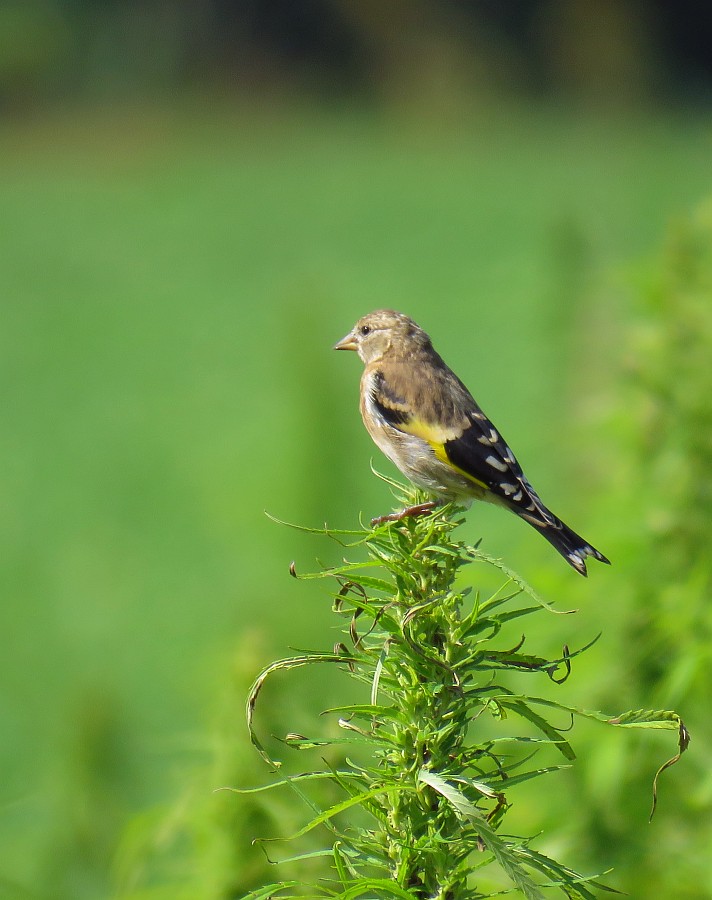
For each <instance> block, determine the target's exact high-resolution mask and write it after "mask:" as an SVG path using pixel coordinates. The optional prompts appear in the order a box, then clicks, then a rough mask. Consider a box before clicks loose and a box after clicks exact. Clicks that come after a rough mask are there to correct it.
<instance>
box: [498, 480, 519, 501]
mask: <svg viewBox="0 0 712 900" xmlns="http://www.w3.org/2000/svg"><path fill="white" fill-rule="evenodd" d="M500 488H501V490H502V491H504V493H505V494H506V495H507V497H509V495H510V494H513V493H514V492H515V491H516V489H517V486H516V484H508V483H507V482H506V481H503V482H502V483H501V484H500ZM521 493H522V492H521V491H520V492H519V495H520V496H521ZM514 499H515V500H516V499H517V498H516V497H515V498H514Z"/></svg>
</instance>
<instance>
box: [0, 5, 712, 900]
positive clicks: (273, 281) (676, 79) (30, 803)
mask: <svg viewBox="0 0 712 900" xmlns="http://www.w3.org/2000/svg"><path fill="white" fill-rule="evenodd" d="M505 6H506V8H503V7H501V6H500V5H497V4H492V3H487V2H454V0H453V2H441V3H435V2H426V0H421V2H413V3H406V2H393V3H388V4H377V3H368V2H367V3H358V4H352V3H348V2H346V0H341V2H337V0H334V2H327V0H322V2H316V0H312V2H307V0H299V2H297V0H293V2H286V0H282V2H272V3H269V2H265V0H251V2H233V3H230V2H228V0H213V2H207V0H205V2H201V0H181V2H166V0H147V2H143V3H138V2H129V0H114V2H110V3H100V2H89V0H83V2H82V0H15V2H8V0H3V2H0V231H1V234H2V241H1V243H0V254H1V258H0V299H1V302H2V319H1V322H0V366H1V367H2V373H3V378H2V385H3V387H2V390H3V399H4V402H3V426H2V429H1V430H0V472H1V473H2V474H1V476H0V503H1V505H2V516H0V522H1V525H0V528H1V529H2V550H1V552H0V572H1V573H2V604H1V605H0V616H1V618H0V626H1V628H2V634H3V636H4V649H3V652H2V653H1V654H0V667H1V668H0V685H1V689H0V690H1V694H0V733H1V734H2V742H1V745H0V754H1V756H0V760H1V764H2V770H3V778H2V780H1V781H0V790H1V796H0V897H11V898H15V897H17V898H28V897H31V898H43V900H44V898H52V900H54V898H57V900H64V898H67V900H75V898H76V900H84V898H102V897H125V898H134V900H136V898H143V897H145V898H148V897H156V898H157V897H171V898H178V897H185V898H196V900H202V898H206V900H208V898H209V900H218V898H220V900H227V898H233V897H239V896H241V895H242V893H244V891H245V890H246V889H248V888H249V887H252V886H254V885H256V884H259V883H260V882H261V881H267V880H272V879H273V878H274V877H275V875H274V872H273V871H271V872H269V873H266V869H267V868H268V867H267V866H266V863H265V860H264V857H263V855H262V854H261V852H260V851H259V850H257V849H256V848H254V847H252V846H251V843H250V842H251V840H252V839H253V838H254V837H256V836H259V835H267V834H274V833H281V834H288V833H289V832H290V831H294V830H296V828H297V827H298V826H299V824H300V823H301V822H303V821H304V819H303V818H300V816H302V814H304V816H306V810H302V809H300V808H299V807H298V805H297V802H296V799H293V798H292V797H290V796H286V797H279V798H277V797H276V796H275V797H272V798H269V799H266V800H260V801H259V802H257V801H250V802H249V803H248V802H247V800H245V799H240V798H238V797H235V796H234V795H226V794H217V795H216V794H214V793H212V792H213V790H214V789H215V788H216V787H219V786H221V785H223V784H242V785H245V784H257V783H259V782H260V781H262V780H264V779H265V778H267V772H266V771H264V769H263V767H262V766H261V764H260V763H259V761H258V760H256V759H255V754H254V752H253V751H252V749H251V748H250V747H249V746H248V743H247V737H246V733H245V727H244V714H243V704H244V698H245V694H246V692H247V688H248V686H249V684H250V682H251V680H252V678H254V676H255V675H256V673H257V672H258V671H259V669H260V668H261V667H262V666H263V665H264V664H266V663H267V662H268V661H270V660H271V659H272V658H274V657H275V656H279V655H284V654H287V653H288V648H289V647H294V646H301V647H303V646H314V647H325V648H328V647H330V646H331V644H332V643H333V641H334V640H335V639H336V632H335V631H334V624H335V623H334V622H333V621H332V616H331V614H330V598H329V596H328V593H327V591H326V589H325V588H324V587H323V586H320V585H318V584H317V585H314V584H300V583H298V582H294V581H293V580H291V579H290V578H289V576H288V565H289V562H290V561H291V560H293V559H294V560H296V561H297V568H298V569H309V568H314V567H315V566H316V565H317V563H316V562H315V559H316V558H317V557H318V558H319V559H320V560H322V561H323V562H325V563H328V562H333V561H335V560H336V559H338V558H339V555H340V554H339V548H338V547H336V546H335V545H334V546H330V545H328V544H326V545H325V544H324V542H322V541H320V540H319V539H318V538H314V537H310V536H307V535H304V534H301V533H298V532H295V531H291V530H289V529H287V528H284V527H280V526H278V525H276V524H274V523H273V522H271V521H270V520H269V519H268V518H267V517H266V516H265V514H264V511H265V510H267V511H269V512H270V513H271V514H273V515H275V516H277V517H279V518H283V519H286V520H288V521H293V522H300V523H304V524H307V525H315V526H318V525H320V524H322V523H323V522H324V521H326V522H328V523H329V524H330V525H333V526H337V527H347V528H348V527H354V526H355V525H356V524H357V522H358V518H359V516H360V515H363V516H364V517H365V518H368V517H370V516H372V515H375V514H378V513H382V512H384V511H386V510H387V509H388V508H390V505H391V503H392V498H391V495H390V493H389V491H388V489H387V487H386V486H385V485H384V484H383V483H381V482H380V481H378V480H377V479H375V478H374V476H373V475H372V474H371V472H370V469H369V462H370V460H371V459H373V461H374V464H375V465H376V466H377V467H380V468H382V470H383V471H384V472H387V473H388V474H393V470H392V469H391V468H390V466H389V464H388V463H387V462H386V461H385V460H383V459H381V458H380V457H379V454H378V451H377V450H376V448H375V447H373V445H372V444H371V443H370V440H369V438H368V436H367V435H366V433H365V431H364V430H363V427H362V425H361V422H360V418H359V415H358V410H357V391H358V387H357V385H358V379H359V376H360V364H359V363H358V360H356V359H355V358H354V357H352V356H351V355H346V354H335V353H332V351H331V347H332V345H333V343H334V342H335V341H336V340H337V339H339V338H340V337H341V336H343V334H345V333H346V331H348V330H349V329H350V327H351V325H352V324H353V322H354V321H355V319H356V318H358V317H359V316H360V315H362V314H363V313H365V312H367V311H369V310H372V309H376V308H379V307H384V306H388V307H393V308H396V309H400V310H402V311H404V312H406V313H408V314H409V315H411V316H413V317H414V318H415V319H416V320H417V321H418V322H419V323H421V324H422V325H423V327H424V328H426V330H428V331H429V332H430V333H431V335H432V336H433V339H434V342H435V345H436V347H437V348H438V349H439V350H440V352H441V353H442V354H443V355H444V356H445V358H446V360H447V361H448V362H449V363H450V364H451V365H452V366H453V368H455V370H456V371H457V372H458V374H459V375H460V376H461V377H462V378H463V380H465V382H466V383H467V384H468V386H470V388H471V390H472V391H473V393H474V394H475V396H476V397H477V398H478V400H479V401H480V402H481V404H482V405H483V407H484V409H485V410H486V411H487V412H488V413H489V414H490V415H491V416H492V417H493V418H494V420H495V422H496V424H497V426H498V427H499V428H500V429H501V430H502V431H503V433H504V434H505V435H506V436H507V439H508V441H509V442H510V444H511V445H512V446H513V448H514V449H515V451H516V452H517V455H518V457H519V459H520V461H521V462H522V463H523V465H524V467H525V469H526V470H527V472H528V474H529V475H530V477H531V479H532V481H533V483H534V484H535V486H536V487H537V489H538V490H539V491H540V493H541V494H542V495H543V497H544V499H545V500H546V501H547V503H549V504H550V505H551V506H552V508H553V509H554V510H555V511H556V512H557V513H558V514H560V515H561V516H562V517H563V518H565V519H566V520H567V521H568V522H569V523H570V524H571V525H572V526H573V527H574V528H576V530H579V531H581V532H582V533H583V534H584V535H585V536H586V537H587V538H588V539H590V540H591V541H592V542H593V543H594V544H596V546H598V547H600V549H601V550H602V551H603V552H604V553H606V554H607V555H608V556H609V557H610V558H611V560H612V561H613V567H612V568H611V569H610V570H608V569H603V568H602V567H599V566H596V565H591V566H590V567H589V568H590V570H592V571H591V574H590V577H589V579H588V581H583V579H579V578H578V577H577V576H576V575H575V574H574V573H573V572H572V571H571V570H569V569H568V567H567V566H565V564H564V563H563V562H562V561H561V559H560V558H559V557H558V556H556V554H555V553H554V551H553V550H552V549H551V548H550V547H549V546H548V545H547V544H546V543H545V542H544V541H542V540H541V539H540V538H539V537H538V536H537V535H536V534H535V533H534V531H533V530H532V529H528V528H526V527H525V526H524V525H523V523H521V522H517V521H516V520H515V519H514V517H511V516H510V517H508V516H505V515H503V514H501V513H500V512H499V511H497V510H495V509H490V508H487V507H483V506H478V507H476V508H475V509H473V510H471V512H470V513H469V515H468V520H467V524H466V526H464V527H463V537H464V538H466V539H468V540H472V541H474V540H477V539H479V538H482V540H483V546H484V549H485V550H487V551H488V552H489V553H491V554H492V555H495V556H501V557H503V558H504V559H505V560H506V562H507V564H508V565H510V566H511V567H512V568H514V569H516V570H517V571H519V572H520V573H521V574H522V575H523V576H524V577H526V578H527V579H528V580H529V581H530V582H531V583H532V584H533V585H534V586H535V587H536V588H537V590H539V591H540V592H541V593H542V594H544V595H545V596H547V598H549V599H551V600H554V601H556V602H557V603H558V604H560V605H561V606H563V607H577V608H579V609H580V612H579V614H578V615H577V616H576V617H571V616H569V617H554V616H551V617H548V618H545V621H544V622H543V623H542V624H540V625H539V631H538V632H536V633H534V634H532V635H530V637H529V641H530V642H531V644H532V646H535V645H536V648H537V650H538V651H540V652H543V653H554V654H556V653H557V652H558V648H560V646H561V644H562V643H563V642H565V641H566V642H568V643H569V644H571V645H572V646H575V645H577V644H582V643H585V642H586V641H587V640H589V639H590V638H591V637H592V636H593V635H595V634H596V633H597V632H598V631H601V630H602V631H603V637H602V639H601V640H600V641H599V643H598V644H597V645H596V647H595V648H594V649H593V650H592V651H591V652H590V653H588V654H587V655H586V656H585V657H584V658H582V660H581V661H580V662H579V663H578V664H577V665H575V666H574V674H573V677H572V678H571V680H570V683H567V684H566V685H565V686H563V687H562V688H561V689H560V690H559V694H557V697H558V698H559V699H562V701H563V702H569V703H572V704H574V705H577V706H582V707H590V708H594V707H595V708H598V707H601V708H604V709H606V710H607V711H610V712H611V713H616V712H619V711H622V710H623V709H627V708H629V707H669V706H674V707H675V708H676V709H678V711H679V712H680V713H681V714H682V716H683V718H684V719H685V721H686V723H687V724H688V726H689V728H690V730H691V732H692V734H693V743H692V745H691V749H690V751H689V753H688V754H687V756H686V757H685V758H684V760H683V762H682V763H681V764H680V765H679V766H677V767H675V768H673V769H671V770H670V771H669V772H668V773H666V775H665V776H664V778H663V781H662V782H661V787H660V805H659V809H658V813H657V816H656V818H655V820H654V821H653V824H652V825H650V826H649V825H648V824H647V814H648V808H649V801H650V784H651V779H652V775H653V773H654V771H655V769H656V767H657V765H658V764H659V763H660V762H661V761H662V760H663V759H665V758H666V757H667V755H671V754H672V751H673V742H671V740H670V736H669V735H663V736H661V738H660V740H651V739H650V738H649V737H645V738H641V739H640V740H637V739H631V738H630V736H627V735H621V734H620V733H614V734H613V735H609V734H606V733H605V732H604V730H602V729H597V728H595V727H593V726H592V727H591V728H590V729H588V728H587V727H583V728H581V729H580V730H579V733H578V736H577V735H574V738H573V742H574V745H575V746H576V747H577V748H578V750H579V756H580V759H579V762H578V764H577V765H576V767H575V769H574V770H573V772H571V773H568V774H566V775H560V776H556V777H558V779H559V780H558V783H557V785H556V788H555V790H553V791H552V790H551V787H550V783H549V784H547V785H546V788H542V789H536V788H531V789H530V790H528V791H527V792H522V799H521V801H520V803H519V804H518V805H517V807H515V810H514V811H513V816H514V817H515V819H516V817H517V816H518V817H519V825H520V827H521V828H523V829H524V830H525V831H526V832H527V833H535V832H537V831H539V830H541V829H544V832H545V837H544V838H543V839H542V841H543V844H542V849H544V850H545V851H546V852H551V853H553V854H558V856H559V857H561V858H562V859H563V860H564V861H566V862H569V863H571V864H572V865H574V866H578V867H581V868H585V869H587V871H596V870H598V871H600V870H603V869H606V868H609V867H611V866H612V867H614V871H613V873H612V874H611V875H610V876H609V879H608V880H609V881H610V882H611V883H612V884H614V885H615V886H617V887H619V888H621V889H625V890H627V891H628V892H629V894H630V895H631V896H633V897H639V898H644V897H646V898H647V897H652V896H659V897H671V898H672V897H674V898H689V900H696V898H707V897H712V857H710V853H709V848H710V846H712V815H711V804H712V776H711V775H710V767H709V758H710V752H709V746H710V741H711V740H712V727H711V726H710V715H709V713H710V684H711V683H712V660H711V650H710V648H711V646H712V645H711V644H710V640H711V637H712V634H711V632H712V613H711V612H710V588H711V587H712V569H711V568H710V562H709V558H708V555H709V545H710V539H711V538H712V477H711V476H710V472H711V471H712V403H711V402H710V397H712V366H711V365H710V360H712V249H711V248H712V205H711V204H710V199H709V198H710V196H712V164H711V163H712V114H711V113H712V110H711V107H710V99H712V90H711V88H712V64H711V63H710V59H709V54H708V52H707V47H708V46H709V38H710V36H711V35H712V23H711V21H710V19H711V17H710V15H709V13H708V12H707V11H701V10H700V9H699V8H698V6H697V5H695V4H691V3H682V4H677V5H675V8H674V10H673V8H672V5H668V4H664V3H662V2H660V3H651V4H647V5H643V4H638V3H634V2H632V0H630V2H612V0H609V2H603V0H602V2H594V3H590V2H583V0H568V2H563V0H559V2H557V0H538V2H535V0H529V2H526V3H522V4H516V5H505ZM481 576H482V573H480V572H476V571H473V572H472V573H470V574H469V575H468V577H469V578H471V580H472V581H473V583H476V582H477V579H479V578H480V577H481ZM535 631H536V630H535ZM327 681H328V683H324V682H327ZM332 681H333V679H331V678H330V679H324V681H322V682H320V681H319V680H308V679H306V678H301V679H300V677H296V678H295V679H294V681H293V682H291V683H290V682H288V681H287V680H284V683H282V682H280V685H279V687H278V688H276V689H275V692H274V695H273V696H272V700H271V703H270V704H268V710H269V711H268V712H266V713H265V714H264V715H265V716H266V718H267V719H270V717H271V719H272V721H271V723H270V722H265V723H263V727H264V728H265V730H266V731H267V732H268V731H270V729H271V730H272V731H274V732H275V733H284V732H285V731H290V730H302V731H305V732H307V733H312V734H313V733H314V732H315V730H316V729H318V727H319V723H318V722H317V721H315V720H316V714H317V713H318V711H320V710H321V709H322V708H323V707H324V706H325V705H326V704H328V703H330V702H331V703H335V702H338V698H339V696H340V695H339V687H340V686H339V684H338V683H336V682H335V683H332ZM542 690H544V687H542ZM294 765H295V766H296V767H297V768H299V767H302V766H304V765H305V763H304V762H303V761H302V759H301V757H300V758H299V759H298V760H297V761H296V763H294Z"/></svg>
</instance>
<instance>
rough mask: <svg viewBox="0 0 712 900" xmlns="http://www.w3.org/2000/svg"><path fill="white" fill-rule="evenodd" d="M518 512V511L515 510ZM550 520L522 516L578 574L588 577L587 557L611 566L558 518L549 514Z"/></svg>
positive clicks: (600, 554)
mask: <svg viewBox="0 0 712 900" xmlns="http://www.w3.org/2000/svg"><path fill="white" fill-rule="evenodd" d="M515 511H517V510H515ZM547 512H548V510H547ZM549 516H550V520H549V521H548V522H546V521H542V520H541V519H534V518H529V517H528V516H526V517H525V516H522V518H525V519H526V521H527V522H529V524H530V525H532V526H533V527H534V528H536V530H537V531H538V532H539V534H540V535H542V536H543V537H545V538H546V539H547V541H549V543H550V544H551V545H552V546H553V547H555V548H556V549H557V550H558V551H559V553H560V554H561V555H562V556H563V557H564V559H565V560H566V562H567V563H568V564H569V565H570V566H573V568H574V569H576V571H577V572H579V573H580V574H581V575H583V576H584V578H585V577H586V576H587V575H588V572H587V571H586V557H588V556H591V557H593V559H597V560H598V561H599V562H602V563H606V565H609V566H610V564H611V561H610V560H609V559H607V558H606V557H605V556H604V555H603V554H602V553H601V552H600V551H599V550H596V548H595V547H593V546H592V545H591V544H589V543H588V542H587V541H585V540H584V539H583V538H582V537H581V536H580V535H578V534H576V532H575V531H573V530H572V529H571V528H569V526H568V525H566V524H565V523H564V522H562V521H561V519H557V518H556V516H554V515H552V514H551V513H549Z"/></svg>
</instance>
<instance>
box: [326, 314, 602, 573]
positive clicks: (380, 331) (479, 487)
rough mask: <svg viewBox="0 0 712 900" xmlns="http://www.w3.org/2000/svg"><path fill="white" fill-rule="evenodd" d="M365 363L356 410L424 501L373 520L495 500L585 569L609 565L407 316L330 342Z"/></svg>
mask: <svg viewBox="0 0 712 900" xmlns="http://www.w3.org/2000/svg"><path fill="white" fill-rule="evenodd" d="M334 349H335V350H354V351H356V353H358V355H359V357H360V359H361V361H362V362H363V363H364V370H363V375H362V377H361V389H360V410H361V417H362V419H363V422H364V425H365V426H366V430H367V431H368V433H369V434H370V436H371V437H372V438H373V440H374V442H375V443H376V445H377V446H378V447H379V449H380V450H382V451H383V453H384V454H385V455H386V456H387V457H388V458H389V459H390V460H391V461H392V462H393V463H394V464H395V465H396V466H397V468H398V469H400V471H401V472H402V473H403V474H404V475H405V476H406V478H408V479H409V480H410V481H411V482H412V483H413V484H415V485H416V486H417V487H419V488H422V489H423V490H424V491H426V492H427V493H428V494H430V495H431V497H432V498H433V499H431V500H429V501H427V502H425V503H420V504H418V505H416V506H411V507H408V508H406V509H404V510H402V511H400V512H397V513H393V514H391V515H388V516H381V517H379V518H377V519H374V520H373V523H372V524H373V525H380V524H381V523H383V522H385V521H396V520H400V519H402V518H404V517H406V516H415V515H422V514H425V513H427V512H429V511H431V510H433V509H434V508H435V507H436V506H438V505H440V504H442V503H447V502H450V501H455V502H456V503H458V504H459V505H462V506H465V507H468V506H469V505H470V503H471V502H472V501H473V500H484V501H487V502H490V503H494V504H497V505H499V506H503V507H505V508H506V509H509V510H511V511H512V512H514V513H516V515H518V516H519V517H520V518H521V519H524V521H525V522H528V523H529V524H530V525H532V526H533V527H534V528H535V529H536V530H537V531H538V532H539V534H541V535H542V536H543V537H545V538H546V540H547V541H549V543H551V544H552V545H553V546H554V547H555V548H556V550H558V551H559V553H560V554H561V555H562V556H563V557H564V559H565V560H566V561H567V562H568V563H569V564H570V565H571V566H573V568H574V569H576V571H577V572H580V573H581V575H584V576H585V575H587V574H588V573H587V570H586V559H587V558H588V557H593V558H594V559H597V560H599V561H600V562H602V563H607V564H610V560H608V559H607V558H606V557H605V556H604V555H603V554H602V553H601V552H600V551H598V550H596V548H595V547H593V546H592V545H591V544H589V543H587V542H586V541H585V540H584V539H583V538H582V537H580V536H579V535H578V534H576V532H575V531H573V530H572V529H571V528H569V526H568V525H566V524H564V522H562V521H561V519H559V518H558V517H557V516H555V515H554V514H553V513H552V512H551V511H550V510H549V509H547V507H546V506H545V505H544V504H543V502H542V501H541V499H540V497H539V495H538V494H537V493H536V491H535V490H534V488H533V487H532V486H531V484H530V483H529V481H528V479H527V478H526V476H525V475H524V472H523V471H522V468H521V466H520V465H519V463H518V462H517V459H516V457H515V456H514V454H513V453H512V451H511V450H510V449H509V445H508V444H507V442H506V441H505V439H504V438H503V437H502V435H501V433H500V432H499V431H498V430H497V428H495V426H494V425H493V424H492V422H491V421H490V420H489V419H488V418H487V416H486V415H485V414H484V413H483V412H482V410H481V409H480V407H479V406H478V404H477V403H476V402H475V400H474V398H473V397H472V394H471V393H470V392H469V391H468V389H467V388H466V387H465V385H464V384H463V382H462V381H460V379H459V378H458V377H457V375H455V373H454V372H453V371H452V370H451V369H450V368H449V367H448V366H447V365H446V364H445V362H444V361H443V359H442V357H441V356H440V355H439V354H438V353H437V352H436V350H435V349H434V348H433V344H432V341H431V339H430V336H429V335H428V334H427V333H426V332H425V331H424V330H423V329H422V328H421V327H420V326H419V325H417V324H416V323H415V322H414V321H413V319H411V318H409V317H408V316H406V315H404V314H403V313H400V312H395V311H394V310H391V309H379V310H376V311H375V312H371V313H368V314H367V315H365V316H363V317H362V318H360V319H359V320H358V321H357V322H356V324H355V325H354V327H353V328H352V329H351V331H350V332H349V333H348V334H347V335H346V336H345V337H343V338H342V339H341V340H340V341H339V342H338V343H337V344H335V346H334Z"/></svg>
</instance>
